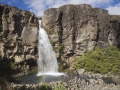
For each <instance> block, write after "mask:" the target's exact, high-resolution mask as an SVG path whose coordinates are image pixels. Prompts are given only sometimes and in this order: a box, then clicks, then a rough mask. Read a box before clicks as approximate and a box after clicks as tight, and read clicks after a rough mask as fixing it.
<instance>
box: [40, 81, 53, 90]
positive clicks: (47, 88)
mask: <svg viewBox="0 0 120 90" xmlns="http://www.w3.org/2000/svg"><path fill="white" fill-rule="evenodd" d="M39 90H52V88H51V87H50V86H49V85H48V84H47V83H43V84H42V85H41V86H40V88H39Z"/></svg>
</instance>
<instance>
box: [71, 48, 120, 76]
mask: <svg viewBox="0 0 120 90" xmlns="http://www.w3.org/2000/svg"><path fill="white" fill-rule="evenodd" d="M72 66H73V67H74V68H76V69H80V68H84V69H85V70H86V71H90V72H95V73H101V74H106V73H108V72H110V73H111V74H117V75H119V74H120V50H119V49H118V48H117V47H115V46H111V47H108V48H102V49H100V48H98V47H96V48H95V50H94V51H89V52H88V53H85V54H84V56H81V57H76V58H75V62H74V63H73V64H72Z"/></svg>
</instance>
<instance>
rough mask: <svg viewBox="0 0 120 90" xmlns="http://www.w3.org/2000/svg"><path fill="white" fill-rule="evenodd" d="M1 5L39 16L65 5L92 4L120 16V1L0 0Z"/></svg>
mask: <svg viewBox="0 0 120 90" xmlns="http://www.w3.org/2000/svg"><path fill="white" fill-rule="evenodd" d="M0 4H8V5H11V6H16V7H18V8H20V9H23V10H30V11H32V12H34V13H35V14H36V15H38V16H42V15H43V12H44V11H45V10H46V9H48V8H51V7H52V8H56V7H59V6H61V5H65V4H75V5H78V4H90V5H91V6H92V7H99V8H102V9H106V10H108V11H109V14H115V15H120V0H0Z"/></svg>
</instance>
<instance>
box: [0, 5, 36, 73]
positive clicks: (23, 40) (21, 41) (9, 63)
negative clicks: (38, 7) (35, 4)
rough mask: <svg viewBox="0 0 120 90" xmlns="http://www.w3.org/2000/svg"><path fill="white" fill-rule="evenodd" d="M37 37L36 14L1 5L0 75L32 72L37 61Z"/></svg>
mask: <svg viewBox="0 0 120 90" xmlns="http://www.w3.org/2000/svg"><path fill="white" fill-rule="evenodd" d="M37 36H38V19H37V17H36V16H35V15H34V13H32V12H29V11H24V10H20V9H18V8H16V7H12V6H8V5H0V75H2V74H3V75H5V73H9V74H10V73H13V72H15V71H18V72H21V73H24V74H25V73H27V72H29V71H30V70H31V68H32V64H36V60H37V54H38V53H37ZM30 64H31V65H30ZM36 66H37V65H36Z"/></svg>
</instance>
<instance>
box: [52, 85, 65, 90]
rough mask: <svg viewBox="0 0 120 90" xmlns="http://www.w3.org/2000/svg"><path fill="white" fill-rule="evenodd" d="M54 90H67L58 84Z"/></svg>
mask: <svg viewBox="0 0 120 90" xmlns="http://www.w3.org/2000/svg"><path fill="white" fill-rule="evenodd" d="M54 90H67V89H66V88H65V87H64V86H63V84H62V83H58V85H56V86H55V89H54Z"/></svg>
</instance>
